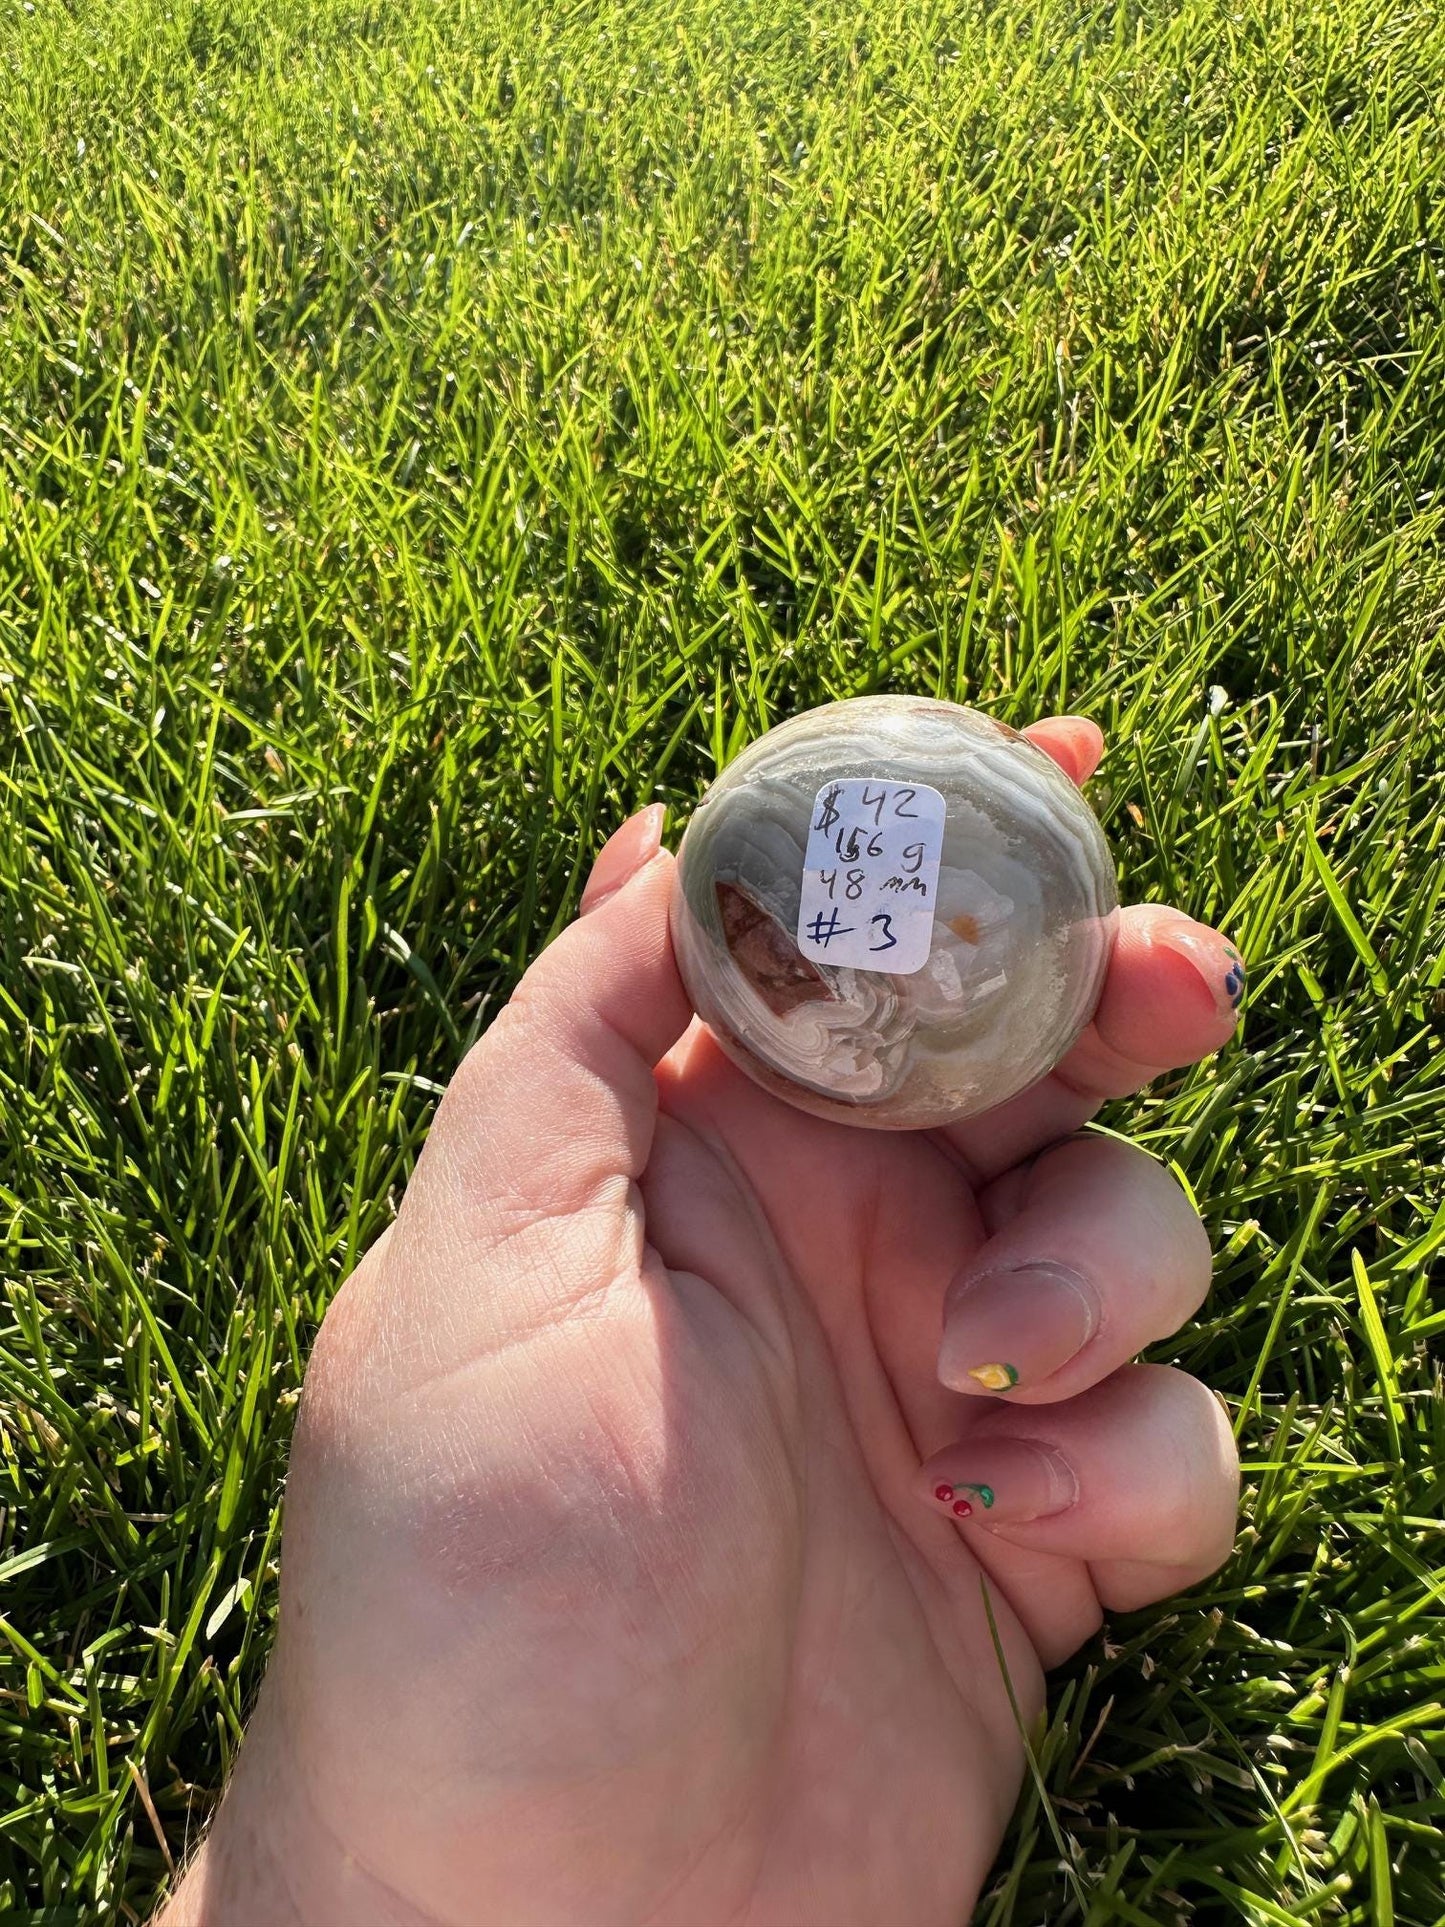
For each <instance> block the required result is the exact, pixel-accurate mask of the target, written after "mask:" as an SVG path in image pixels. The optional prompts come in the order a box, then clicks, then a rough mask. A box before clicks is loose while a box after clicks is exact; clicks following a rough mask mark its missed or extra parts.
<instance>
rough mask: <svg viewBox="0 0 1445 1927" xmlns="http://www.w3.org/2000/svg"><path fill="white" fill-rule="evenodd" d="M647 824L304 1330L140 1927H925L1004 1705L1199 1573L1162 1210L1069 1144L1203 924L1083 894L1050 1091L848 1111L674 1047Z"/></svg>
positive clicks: (1216, 1535) (1179, 1005)
mask: <svg viewBox="0 0 1445 1927" xmlns="http://www.w3.org/2000/svg"><path fill="white" fill-rule="evenodd" d="M1028 733H1029V734H1030V735H1031V736H1032V738H1033V740H1034V741H1035V742H1036V743H1038V744H1039V745H1040V746H1041V747H1043V748H1045V749H1047V750H1048V751H1049V753H1050V754H1051V755H1053V756H1054V757H1055V759H1056V760H1057V761H1058V762H1059V763H1060V764H1061V765H1062V766H1063V767H1064V768H1065V769H1066V770H1067V771H1068V772H1069V773H1070V774H1071V775H1072V776H1074V777H1075V779H1076V780H1082V779H1083V778H1084V777H1086V776H1087V775H1088V774H1089V773H1090V772H1091V771H1092V769H1093V767H1094V765H1095V764H1096V763H1097V760H1098V754H1099V748H1100V744H1099V739H1098V732H1097V731H1096V730H1095V729H1094V728H1093V726H1092V725H1090V724H1087V723H1083V722H1080V721H1078V720H1077V719H1070V718H1064V719H1056V720H1054V721H1051V722H1047V723H1041V724H1038V725H1036V726H1035V727H1034V728H1033V729H1032V730H1030V731H1029V732H1028ZM660 832H661V811H660V809H656V808H654V809H651V810H646V811H643V812H642V814H641V815H640V816H637V817H634V818H632V819H631V821H630V822H628V823H627V824H625V825H624V826H623V827H622V829H621V830H619V831H618V832H617V834H616V835H615V836H614V837H613V838H612V840H611V842H610V843H609V844H608V845H607V846H606V848H605V849H604V850H603V852H602V854H601V856H600V857H599V859H598V862H597V865H596V867H595V869H594V871H593V875H592V878H591V881H590V882H589V885H588V888H587V891H586V894H585V896H584V899H583V914H582V916H581V918H580V919H579V920H578V922H577V923H576V924H574V925H573V926H572V927H571V928H569V929H568V930H567V931H565V932H564V933H563V934H562V936H561V937H559V938H558V940H557V941H556V942H555V943H554V944H553V945H551V947H550V948H549V949H548V950H547V951H546V952H545V953H544V954H543V955H542V956H541V957H540V958H539V959H538V961H537V962H536V963H535V964H534V965H533V966H532V968H531V969H530V970H529V971H528V973H527V975H526V977H525V978H524V979H523V982H522V984H521V985H520V987H519V988H518V990H517V992H516V994H515V996H514V997H513V998H512V1000H511V1002H510V1003H509V1004H508V1006H507V1008H506V1009H505V1010H504V1011H503V1012H502V1013H501V1015H500V1016H499V1017H498V1018H497V1020H496V1022H495V1023H494V1024H493V1025H492V1027H491V1028H490V1030H489V1031H488V1032H487V1034H486V1035H485V1036H484V1037H483V1038H482V1040H481V1041H480V1043H479V1044H478V1045H477V1046H476V1048H475V1049H474V1050H473V1051H472V1052H471V1053H470V1055H469V1056H468V1057H467V1059H466V1060H465V1062H464V1063H463V1064H462V1065H461V1067H460V1068H459V1069H458V1071H457V1073H456V1076H455V1077H454V1079H453V1081H452V1084H451V1086H450V1088H449V1090H448V1092H447V1094H446V1097H445V1099H444V1101H443V1103H442V1105H441V1107H440V1109H439V1111H438V1114H437V1117H436V1120H435V1123H434V1125H433V1128H432V1131H431V1134H430V1136H429V1138H428V1141H427V1145H426V1149H425V1151H424V1153H423V1155H422V1157H421V1159H420V1161H419V1163H418V1166H417V1169H416V1172H415V1175H414V1177H413V1179H412V1182H411V1185H410V1187H409V1189H408V1191H407V1193H406V1197H405V1199H404V1200H403V1203H402V1207H401V1210H400V1213H399V1215H398V1217H397V1220H396V1223H395V1224H394V1225H393V1226H392V1227H391V1229H390V1230H389V1231H388V1232H387V1233H386V1234H385V1236H384V1237H383V1238H382V1239H381V1240H380V1241H379V1242H378V1243H377V1245H376V1246H375V1247H374V1248H373V1249H372V1251H371V1252H370V1253H369V1254H368V1255H367V1257H366V1259H365V1260H364V1261H363V1263H362V1264H361V1265H360V1266H359V1268H358V1269H357V1271H356V1272H355V1274H354V1275H353V1276H352V1277H351V1278H350V1279H349V1280H348V1281H347V1283H346V1284H345V1285H344V1286H343V1288H342V1290H341V1291H340V1293H339V1294H338V1296H337V1298H336V1300H335V1302H334V1304H333V1306H332V1308H331V1310H330V1311H329V1313H328V1314H327V1318H326V1321H325V1324H324V1326H323V1327H322V1330H321V1333H320V1335H319V1337H318V1339H317V1343H316V1346H315V1350H314V1352H313V1356H312V1360H311V1365H310V1369H309V1372H308V1375H307V1381H306V1389H305V1394H304V1397H303V1400H302V1407H301V1413H300V1418H299V1422H298V1427H297V1434H296V1440H295V1447H294V1452H293V1460H292V1474H291V1480H290V1484H289V1487H288V1496H287V1519H286V1532H285V1552H284V1573H283V1584H282V1605H281V1618H280V1629H279V1635H278V1641H277V1647H276V1651H275V1655H274V1657H273V1660H272V1665H271V1669H270V1672H269V1674H268V1677H267V1680H266V1684H265V1687H264V1689H263V1693H262V1697H261V1704H260V1707H259V1708H258V1712H257V1715H256V1718H255V1720H254V1721H253V1724H252V1729H251V1731H250V1733H249V1734H248V1737H247V1741H246V1744H245V1746H244V1747H243V1749H242V1755H241V1760H240V1763H239V1766H238V1768H237V1773H236V1776H235V1779H234V1781H233V1784H232V1786H231V1788H230V1790H229V1791H228V1793H227V1795H226V1797H225V1799H224V1801H223V1802H222V1805H221V1808H220V1811H219V1814H218V1816H217V1820H216V1823H215V1825H214V1827H213V1829H212V1833H211V1836H210V1839H209V1841H208V1843H207V1845H206V1847H205V1848H204V1849H203V1851H202V1853H201V1855H200V1857H199V1858H198V1861H197V1863H196V1865H195V1866H194V1868H193V1869H192V1872H191V1874H190V1875H189V1877H188V1878H187V1880H186V1882H185V1883H184V1886H183V1888H182V1891H181V1893H180V1895H179V1896H178V1898H177V1900H176V1901H175V1902H174V1903H173V1907H172V1910H171V1911H170V1913H168V1915H167V1927H196V1924H197V1923H204V1927H231V1923H232V1922H242V1921H245V1922H259V1921H263V1920H264V1921H265V1922H267V1923H268V1924H269V1923H275V1927H285V1924H286V1923H290V1922H305V1923H306V1927H332V1923H335V1924H336V1927H342V1923H344V1924H345V1927H373V1924H375V1927H382V1924H383V1923H384V1924H385V1927H443V1924H445V1927H474V1924H476V1923H492V1922H495V1923H499V1927H577V1923H579V1922H582V1921H586V1922H587V1923H588V1927H644V1924H645V1927H724V1923H726V1924H728V1927H744V1924H745V1927H850V1924H851V1923H856V1924H857V1927H876V1924H877V1923H879V1922H883V1921H887V1922H892V1921H906V1922H908V1923H909V1924H910V1927H935V1924H936V1927H957V1923H958V1922H959V1921H961V1920H963V1919H965V1918H966V1917H967V1914H968V1911H969V1909H970V1907H971V1905H972V1903H973V1901H974V1899H975V1898H976V1896H977V1893H978V1891H979V1888H980V1885H981V1883H982V1881H983V1879H984V1877H985V1875H986V1873H987V1870H988V1867H989V1864H990V1861H991V1860H992V1858H993V1856H994V1854H995V1852H996V1850H997V1847H998V1844H999V1841H1000V1838H1001V1836H1002V1833H1003V1829H1004V1827H1005V1824H1006V1822H1007V1819H1008V1815H1009V1812H1010V1810H1011V1808H1012V1805H1013V1802H1014V1800H1015V1797H1016V1794H1017V1790H1018V1785H1019V1781H1020V1776H1021V1773H1022V1768H1023V1760H1024V1752H1023V1741H1022V1738H1021V1735H1020V1731H1019V1726H1018V1720H1017V1718H1016V1716H1015V1712H1014V1708H1013V1706H1012V1705H1011V1704H1010V1686H1011V1689H1012V1695H1013V1698H1014V1701H1015V1702H1016V1704H1017V1708H1018V1713H1019V1715H1020V1716H1021V1717H1022V1719H1023V1721H1024V1722H1025V1723H1027V1722H1029V1721H1031V1720H1032V1719H1033V1718H1034V1717H1035V1716H1036V1714H1037V1713H1038V1711H1039V1710H1040V1708H1041V1705H1042V1700H1043V1669H1044V1668H1046V1667H1047V1666H1049V1665H1052V1664H1054V1663H1056V1662H1057V1661H1059V1660H1061V1659H1063V1658H1064V1657H1065V1656H1066V1655H1067V1654H1069V1653H1070V1652H1071V1651H1072V1650H1074V1648H1075V1647H1077V1646H1078V1645H1079V1643H1080V1642H1081V1641H1083V1640H1084V1639H1086V1638H1087V1637H1088V1636H1089V1635H1090V1634H1091V1633H1092V1632H1093V1631H1094V1630H1095V1629H1096V1628H1097V1626H1098V1625H1099V1623H1100V1618H1101V1615H1102V1613H1103V1611H1104V1610H1106V1609H1108V1608H1116V1609H1124V1608H1129V1607H1134V1606H1139V1605H1143V1604H1146V1603H1148V1602H1150V1601H1152V1600H1155V1599H1158V1598H1161V1597H1163V1596H1164V1595H1166V1594H1167V1593H1169V1592H1172V1591H1174V1590H1176V1589H1177V1588H1179V1587H1181V1586H1185V1585H1188V1584H1190V1583H1192V1582H1193V1581H1195V1580H1197V1579H1199V1578H1201V1577H1203V1576H1204V1575H1205V1574H1207V1573H1208V1572H1210V1571H1212V1570H1213V1569H1214V1568H1215V1567H1216V1566H1217V1565H1218V1564H1219V1563H1220V1562H1221V1561H1222V1560H1223V1559H1224V1558H1225V1556H1226V1555H1227V1553H1228V1551H1229V1547H1230V1544H1231V1541H1232V1537H1233V1529H1234V1514H1235V1504H1236V1496H1237V1469H1236V1463H1235V1457H1234V1449H1233V1443H1232V1440H1231V1436H1230V1432H1229V1428H1228V1426H1227V1424H1226V1423H1225V1420H1224V1417H1223V1415H1222V1412H1221V1410H1220V1407H1219V1405H1218V1403H1217V1402H1216V1400H1215V1399H1214V1398H1213V1396H1212V1395H1211V1394H1210V1393H1209V1392H1207V1391H1206V1390H1205V1389H1204V1387H1203V1386H1201V1385H1200V1384H1199V1383H1197V1382H1196V1381H1195V1380H1193V1379H1191V1378H1189V1377H1187V1376H1185V1375H1184V1374H1182V1373H1179V1372H1176V1371H1171V1370H1167V1369H1164V1368H1162V1367H1157V1366H1144V1365H1135V1364H1131V1363H1130V1362H1129V1361H1130V1360H1131V1358H1132V1357H1133V1356H1134V1354H1135V1353H1137V1352H1138V1351H1140V1350H1141V1349H1142V1348H1143V1347H1144V1346H1146V1345H1148V1344H1150V1343H1151V1342H1153V1341H1154V1340H1157V1339H1159V1338H1162V1337H1164V1336H1166V1335H1167V1334H1169V1333H1170V1332H1173V1331H1174V1330H1176V1329H1177V1328H1178V1327H1179V1325H1180V1324H1182V1323H1183V1322H1184V1320H1185V1319H1187V1318H1188V1317H1189V1316H1190V1314H1191V1313H1192V1312H1193V1311H1194V1310H1195V1309H1196V1308H1197V1307H1198V1305H1199V1303H1200V1301H1201V1300H1202V1298H1203V1296H1204V1293H1205V1290H1206V1288H1207V1284H1208V1277H1209V1253H1208V1247H1207V1244H1206V1241H1205V1237H1204V1233H1203V1230H1202V1228H1201V1226H1200V1224H1199V1221H1198V1219H1197V1217H1196V1216H1195V1214H1194V1212H1193V1210H1192V1209H1191V1207H1190V1206H1189V1204H1188V1202H1187V1200H1186V1199H1185V1197H1184V1195H1183V1194H1182V1192H1181V1191H1180V1189H1179V1187H1178V1186H1177V1185H1176V1183H1175V1182H1174V1180H1173V1179H1172V1178H1171V1177H1170V1176H1169V1175H1168V1174H1167V1173H1166V1172H1165V1171H1164V1170H1163V1169H1161V1167H1160V1166H1158V1165H1157V1164H1156V1163H1154V1162H1153V1161H1152V1160H1151V1159H1149V1158H1148V1157H1146V1156H1145V1155H1144V1154H1143V1153H1142V1152H1140V1151H1137V1150H1134V1149H1131V1148H1130V1147H1128V1146H1126V1145H1124V1144H1122V1143H1120V1142H1118V1141H1117V1140H1116V1139H1113V1138H1110V1137H1106V1136H1102V1135H1086V1136H1082V1137H1080V1136H1076V1135H1074V1134H1075V1133H1076V1132H1077V1131H1078V1130H1079V1127H1080V1126H1081V1125H1082V1124H1084V1123H1085V1122H1086V1120H1087V1119H1088V1118H1089V1117H1090V1115H1091V1114H1092V1113H1093V1111H1094V1110H1095V1109H1096V1108H1097V1107H1098V1105H1099V1104H1100V1103H1101V1102H1102V1101H1103V1100H1104V1099H1105V1098H1107V1097H1112V1096H1117V1095H1121V1094H1123V1093H1125V1092H1127V1091H1130V1090H1133V1089H1136V1088H1138V1087H1139V1086H1140V1085H1142V1084H1144V1083H1146V1082H1147V1081H1149V1080H1150V1079H1151V1078H1153V1077H1154V1076H1156V1075H1158V1074H1159V1072H1160V1071H1161V1070H1163V1069H1165V1068H1168V1067H1172V1066H1176V1065H1181V1064H1185V1063H1189V1062H1192V1061H1193V1060H1194V1059H1196V1058H1197V1057H1200V1056H1202V1055H1204V1054H1205V1053H1207V1052H1208V1051H1211V1050H1213V1049H1215V1048H1217V1047H1218V1046H1219V1045H1220V1044H1221V1043H1223V1042H1224V1040H1225V1039H1226V1038H1227V1037H1228V1036H1229V1034H1230V1032H1231V1031H1232V1029H1233V1026H1234V1017H1235V1013H1234V1008H1233V1006H1234V1004H1235V1003H1236V1002H1237V993H1238V985H1239V983H1240V982H1241V981H1242V967H1241V968H1240V969H1239V972H1238V974H1236V965H1237V958H1236V956H1235V953H1234V952H1233V951H1232V950H1231V949H1230V947H1229V946H1228V945H1227V944H1226V942H1225V940H1224V939H1223V938H1222V937H1220V936H1219V935H1218V934H1217V933H1215V932H1213V931H1209V930H1206V929H1204V928H1203V927H1202V926H1201V925H1199V924H1196V923H1194V922H1193V921H1192V920H1190V919H1189V918H1187V917H1185V916H1183V914H1182V913H1179V912H1175V911H1172V910H1166V909H1163V908H1161V907H1157V906H1156V907H1145V908H1139V909H1134V910H1127V911H1125V912H1124V913H1123V914H1122V918H1121V924H1120V933H1119V940H1118V943H1117V946H1116V950H1115V955H1114V961H1113V964H1112V967H1111V972H1110V976H1109V979H1108V983H1107V985H1106V988H1105V991H1104V996H1103V1000H1102V1002H1101V1004H1100V1006H1099V1010H1098V1013H1097V1017H1096V1019H1095V1022H1094V1024H1093V1025H1092V1026H1091V1028H1090V1030H1089V1031H1088V1032H1087V1033H1086V1034H1085V1036H1084V1038H1083V1039H1082V1040H1081V1041H1080V1043H1079V1044H1078V1046H1077V1047H1076V1048H1075V1050H1074V1051H1073V1053H1072V1054H1071V1055H1070V1056H1069V1058H1068V1059H1066V1061H1065V1062H1064V1064H1062V1065H1061V1066H1060V1067H1059V1069H1058V1070H1057V1071H1056V1072H1055V1073H1054V1074H1053V1076H1051V1077H1049V1078H1047V1079H1045V1080H1044V1081H1043V1082H1042V1083H1040V1084H1038V1085H1036V1086H1035V1087H1034V1088H1033V1089H1032V1090H1030V1091H1028V1092H1026V1093H1024V1094H1023V1095H1022V1096H1020V1097H1018V1098H1015V1099H1013V1100H1012V1101H1011V1102H1010V1103H1008V1104H1006V1105H1004V1106H1002V1107H1001V1108H1000V1109H999V1110H997V1111H995V1112H993V1113H991V1114H990V1115H988V1116H987V1117H983V1118H976V1119H972V1120H970V1121H968V1122H967V1123H964V1124H961V1125H958V1126H956V1127H954V1128H953V1129H951V1130H948V1131H944V1132H936V1133H927V1134H924V1133H880V1132H870V1131H864V1130H853V1129H849V1128H847V1127H843V1126H839V1125H835V1124H831V1123H827V1122H824V1121H822V1120H819V1119H816V1118H813V1117H810V1116H806V1115H804V1114H803V1113H801V1112H799V1111H795V1110H793V1109H791V1108H790V1107H788V1106H786V1105H784V1104H782V1103H780V1102H779V1101H778V1100H777V1099H775V1098H773V1097H771V1096H769V1095H768V1094H766V1093H765V1092H763V1091H762V1090H760V1089H759V1088H757V1087H756V1086H755V1085H753V1084H752V1083H750V1082H749V1081H748V1080H747V1079H746V1078H744V1077H743V1076H742V1075H741V1074H740V1073H739V1072H737V1071H736V1070H735V1069H734V1068H733V1067H732V1066H731V1065H730V1064H729V1063H728V1062H727V1060H726V1059H725V1058H724V1057H723V1056H722V1054H721V1052H720V1051H719V1050H718V1049H717V1047H716V1045H715V1044H714V1043H713V1041H712V1039H711V1037H710V1036H709V1035H708V1033H707V1032H706V1031H705V1030H704V1029H702V1027H701V1026H700V1025H698V1024H697V1023H696V1022H695V1021H691V1011H690V1009H689V1006H688V1003H687V999H686V996H685V994H684V991H683V988H682V985H681V982H680V981H679V979H678V976H677V972H676V969H675V966H674V963H673V959H672V953H671V949H670V945H669V942H668V930H667V911H668V900H669V896H670V892H671V889H672V880H673V879H672V858H671V857H670V856H668V855H667V854H665V853H663V852H661V851H660V849H659V839H660ZM940 1335H941V1349H940ZM1011 1375H1012V1376H1016V1383H1015V1384H1013V1386H1012V1387H1011V1388H1010V1389H1005V1390H1003V1391H1002V1392H1001V1394H1000V1395H993V1389H992V1388H993V1387H994V1386H996V1385H997V1384H999V1383H1000V1381H1004V1382H1006V1381H1007V1380H1008V1379H1009V1377H1010V1376H1011ZM936 1495H942V1496H936ZM959 1508H964V1511H963V1512H960V1510H959ZM985 1593H987V1595H988V1600H989V1602H990V1603H991V1608H992V1617H993V1625H992V1627H991V1626H990V1623H989V1610H988V1607H987V1606H986V1603H985ZM995 1640H996V1642H997V1643H995ZM1004 1668H1006V1669H1007V1674H1008V1680H1007V1682H1006V1681H1005V1677H1004V1670H1003V1669H1004Z"/></svg>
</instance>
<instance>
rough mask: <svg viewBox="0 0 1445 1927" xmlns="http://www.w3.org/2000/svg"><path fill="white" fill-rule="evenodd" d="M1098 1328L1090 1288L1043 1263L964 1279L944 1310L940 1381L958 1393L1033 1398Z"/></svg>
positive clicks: (1096, 1303)
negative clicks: (1020, 1393) (1024, 1393)
mask: <svg viewBox="0 0 1445 1927" xmlns="http://www.w3.org/2000/svg"><path fill="white" fill-rule="evenodd" d="M1098 1327H1099V1299H1098V1294H1097V1293H1096V1292H1095V1290H1094V1287H1093V1286H1092V1285H1091V1284H1090V1283H1089V1281H1088V1280H1087V1279H1086V1278H1084V1277H1083V1276H1082V1275H1081V1274H1080V1273H1079V1272H1077V1271H1073V1270H1070V1268H1069V1267H1068V1266H1066V1265H1056V1264H1052V1263H1045V1262H1040V1263H1037V1264H1032V1265H1021V1266H1019V1267H1018V1268H1017V1269H1015V1270H1012V1271H989V1272H985V1273H984V1274H983V1276H982V1277H979V1278H973V1279H965V1280H964V1281H963V1282H962V1283H961V1284H959V1285H956V1286H955V1287H954V1288H953V1289H952V1290H951V1291H950V1293H949V1297H948V1303H947V1305H946V1307H945V1310H944V1321H943V1343H942V1345H941V1347H940V1348H939V1354H938V1376H939V1377H940V1378H941V1379H942V1381H943V1383H944V1384H945V1385H951V1386H952V1387H953V1389H954V1390H955V1391H957V1392H972V1393H983V1392H987V1393H993V1394H997V1393H1000V1392H1011V1391H1012V1390H1013V1388H1014V1387H1015V1386H1016V1385H1018V1386H1022V1387H1023V1388H1024V1389H1025V1390H1030V1391H1031V1390H1032V1389H1033V1388H1034V1387H1035V1386H1036V1385H1041V1384H1042V1383H1043V1382H1044V1380H1045V1379H1047V1378H1051V1377H1052V1376H1053V1374H1054V1373H1055V1372H1056V1371H1058V1370H1059V1368H1060V1366H1063V1365H1067V1363H1068V1362H1069V1360H1070V1359H1071V1358H1073V1357H1074V1356H1075V1355H1076V1354H1077V1353H1079V1352H1081V1351H1082V1350H1083V1348H1084V1346H1085V1345H1087V1344H1088V1342H1089V1340H1090V1339H1091V1338H1092V1337H1093V1336H1094V1333H1095V1332H1096V1331H1097V1330H1098Z"/></svg>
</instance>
